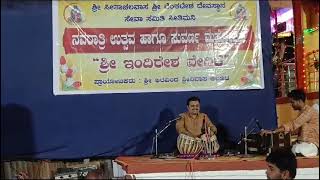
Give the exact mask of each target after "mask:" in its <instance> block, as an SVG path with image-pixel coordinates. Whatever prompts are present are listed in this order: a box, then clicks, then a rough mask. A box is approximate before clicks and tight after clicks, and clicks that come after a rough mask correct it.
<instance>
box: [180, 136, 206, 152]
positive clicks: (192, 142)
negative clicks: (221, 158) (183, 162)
mask: <svg viewBox="0 0 320 180" xmlns="http://www.w3.org/2000/svg"><path fill="white" fill-rule="evenodd" d="M177 148H178V150H179V152H180V154H197V153H199V152H201V151H202V142H201V140H197V139H195V138H193V137H190V136H187V135H185V134H180V135H179V136H178V139H177Z"/></svg>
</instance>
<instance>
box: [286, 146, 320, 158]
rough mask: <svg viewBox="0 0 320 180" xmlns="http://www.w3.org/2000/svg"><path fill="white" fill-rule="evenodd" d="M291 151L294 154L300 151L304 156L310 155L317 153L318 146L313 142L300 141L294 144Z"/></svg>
mask: <svg viewBox="0 0 320 180" xmlns="http://www.w3.org/2000/svg"><path fill="white" fill-rule="evenodd" d="M291 151H292V152H293V153H294V154H297V153H301V154H302V155H303V156H305V157H310V156H316V155H317V154H318V147H317V146H316V145H315V144H313V143H307V142H300V143H297V144H294V145H293V146H292V149H291Z"/></svg>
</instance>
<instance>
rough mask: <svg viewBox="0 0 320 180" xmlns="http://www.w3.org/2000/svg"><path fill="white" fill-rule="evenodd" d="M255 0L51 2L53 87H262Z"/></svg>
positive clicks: (71, 90) (72, 90)
mask: <svg viewBox="0 0 320 180" xmlns="http://www.w3.org/2000/svg"><path fill="white" fill-rule="evenodd" d="M259 17H260V14H259V2H257V1H249V0H248V1H229V0H228V1H196V2H192V1H154V2H153V1H53V2H52V18H53V88H54V90H53V91H54V94H55V95H60V94H93V93H130V92H163V91H195V90H242V89H263V88H264V82H263V63H262V50H261V37H260V36H261V34H260V20H259Z"/></svg>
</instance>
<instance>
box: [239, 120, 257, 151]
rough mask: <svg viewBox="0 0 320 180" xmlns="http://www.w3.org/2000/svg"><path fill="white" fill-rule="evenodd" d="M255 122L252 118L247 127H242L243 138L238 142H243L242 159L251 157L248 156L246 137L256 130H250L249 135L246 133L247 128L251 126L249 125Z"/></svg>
mask: <svg viewBox="0 0 320 180" xmlns="http://www.w3.org/2000/svg"><path fill="white" fill-rule="evenodd" d="M254 121H255V118H252V119H251V120H250V122H249V123H248V125H245V126H244V138H243V139H241V140H240V142H241V141H242V140H243V141H244V155H243V156H242V157H251V155H249V154H248V135H250V134H251V133H252V132H253V131H254V130H255V129H256V128H255V127H254V128H252V129H251V130H250V132H249V133H247V131H248V128H249V127H250V126H251V124H252V123H253V122H254Z"/></svg>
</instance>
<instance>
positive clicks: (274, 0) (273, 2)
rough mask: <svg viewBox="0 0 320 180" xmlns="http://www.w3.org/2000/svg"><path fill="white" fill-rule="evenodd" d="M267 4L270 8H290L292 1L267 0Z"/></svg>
mask: <svg viewBox="0 0 320 180" xmlns="http://www.w3.org/2000/svg"><path fill="white" fill-rule="evenodd" d="M269 4H270V7H271V9H272V10H276V9H280V8H292V1H290V0H269Z"/></svg>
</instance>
